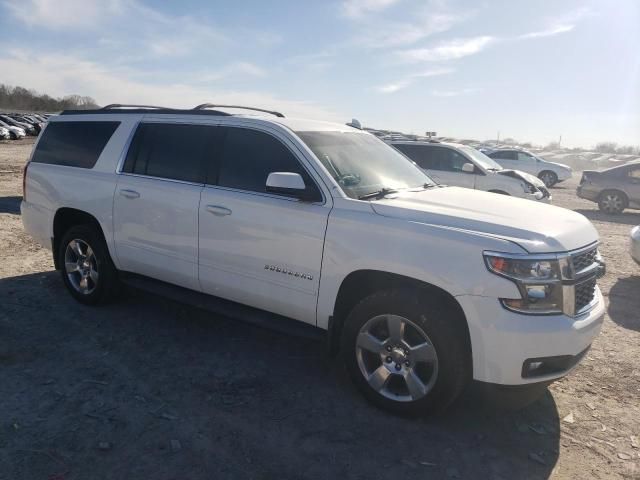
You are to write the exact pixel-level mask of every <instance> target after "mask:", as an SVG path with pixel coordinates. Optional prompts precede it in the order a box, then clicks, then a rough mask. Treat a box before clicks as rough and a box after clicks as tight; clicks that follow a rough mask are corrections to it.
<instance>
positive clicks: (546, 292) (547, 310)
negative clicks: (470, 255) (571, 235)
mask: <svg viewBox="0 0 640 480" xmlns="http://www.w3.org/2000/svg"><path fill="white" fill-rule="evenodd" d="M484 259H485V262H486V264H487V268H488V269H489V270H490V271H491V272H493V273H495V274H497V275H500V276H503V277H506V278H508V279H509V280H511V281H513V282H514V283H515V284H516V285H517V287H518V290H519V291H520V296H521V298H501V299H500V301H501V302H502V304H503V305H504V306H505V307H506V308H508V309H509V310H514V311H516V312H519V313H528V314H534V315H535V314H537V315H549V314H558V313H562V311H563V290H562V275H561V272H560V268H561V267H560V262H559V261H558V259H557V258H548V259H545V258H526V257H525V256H523V258H513V257H507V256H501V255H497V254H489V253H485V255H484Z"/></svg>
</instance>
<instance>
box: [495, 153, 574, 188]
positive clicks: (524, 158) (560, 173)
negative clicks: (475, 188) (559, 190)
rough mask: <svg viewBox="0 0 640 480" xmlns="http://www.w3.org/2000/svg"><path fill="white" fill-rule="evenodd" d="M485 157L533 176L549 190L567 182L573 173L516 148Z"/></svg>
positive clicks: (566, 168)
mask: <svg viewBox="0 0 640 480" xmlns="http://www.w3.org/2000/svg"><path fill="white" fill-rule="evenodd" d="M487 155H488V156H489V157H491V158H493V159H494V160H495V161H496V162H498V163H499V164H500V165H502V166H503V167H505V168H515V169H517V170H522V171H523V172H527V173H530V174H531V175H535V176H536V177H538V178H539V179H540V180H542V181H543V182H544V184H545V185H546V186H547V187H549V188H551V187H553V186H554V185H555V184H556V183H559V182H564V181H565V180H569V179H570V178H571V175H572V173H573V171H572V170H571V167H569V166H568V165H565V164H563V163H556V162H549V161H547V160H545V159H543V158H540V157H536V156H535V155H534V154H533V153H531V152H527V151H526V150H521V149H518V148H501V149H498V150H494V151H492V152H490V153H488V154H487Z"/></svg>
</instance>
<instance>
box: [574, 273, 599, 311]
mask: <svg viewBox="0 0 640 480" xmlns="http://www.w3.org/2000/svg"><path fill="white" fill-rule="evenodd" d="M595 294H596V279H595V277H594V278H590V279H589V280H587V281H585V282H582V283H578V284H576V306H575V308H576V310H575V311H576V313H578V312H579V311H580V310H582V309H583V308H584V307H586V306H587V305H589V304H590V303H591V302H592V301H593V297H594V296H595Z"/></svg>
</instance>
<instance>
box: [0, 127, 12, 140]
mask: <svg viewBox="0 0 640 480" xmlns="http://www.w3.org/2000/svg"><path fill="white" fill-rule="evenodd" d="M0 138H1V139H3V140H9V139H10V138H11V134H10V133H9V130H8V129H6V128H4V127H0Z"/></svg>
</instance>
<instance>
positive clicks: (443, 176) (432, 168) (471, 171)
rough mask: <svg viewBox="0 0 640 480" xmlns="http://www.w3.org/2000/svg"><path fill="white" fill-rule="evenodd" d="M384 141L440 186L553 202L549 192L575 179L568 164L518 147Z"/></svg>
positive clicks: (402, 139)
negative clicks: (491, 147) (478, 146)
mask: <svg viewBox="0 0 640 480" xmlns="http://www.w3.org/2000/svg"><path fill="white" fill-rule="evenodd" d="M382 140H383V141H385V142H386V143H387V144H389V145H391V146H392V147H394V148H395V149H397V150H399V151H400V152H402V153H403V154H404V155H406V156H407V157H409V158H410V159H411V160H413V161H414V162H415V163H416V164H417V165H418V166H419V167H420V168H421V169H422V170H423V171H424V172H425V173H427V175H429V176H430V177H431V178H433V179H434V180H436V181H437V182H438V183H441V184H445V185H454V186H459V187H465V188H472V189H475V190H483V191H486V192H492V193H498V194H502V195H509V196H514V197H520V198H526V199H529V200H535V201H541V202H544V203H550V202H551V199H552V196H551V192H550V191H549V189H550V188H551V187H553V186H554V185H556V184H558V183H559V182H562V181H564V180H567V179H569V178H571V175H572V171H571V168H570V167H568V166H567V165H562V164H559V163H554V162H548V161H546V160H544V159H542V158H539V157H536V156H535V155H533V154H532V153H530V152H527V151H525V150H521V149H516V148H501V149H493V150H490V151H489V150H478V149H475V148H472V147H470V146H467V145H462V144H458V143H450V142H441V141H438V140H433V139H427V138H425V139H414V138H410V137H402V136H398V135H395V136H392V137H382Z"/></svg>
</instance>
